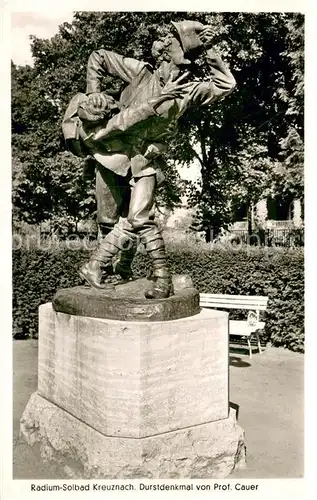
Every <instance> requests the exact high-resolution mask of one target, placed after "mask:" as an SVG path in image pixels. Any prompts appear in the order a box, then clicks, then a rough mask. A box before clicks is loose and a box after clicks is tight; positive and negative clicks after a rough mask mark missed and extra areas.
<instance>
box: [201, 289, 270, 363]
mask: <svg viewBox="0 0 317 500" xmlns="http://www.w3.org/2000/svg"><path fill="white" fill-rule="evenodd" d="M267 302H268V297H261V296H256V295H222V294H213V293H201V294H200V307H202V308H212V309H239V310H240V309H246V310H248V311H249V312H248V317H247V319H246V320H229V335H230V336H231V335H232V336H238V337H246V339H247V342H248V346H249V355H250V359H251V358H252V348H251V336H252V335H253V334H255V335H256V338H257V342H258V348H259V353H260V354H261V342H260V337H259V330H263V328H264V326H265V322H264V321H260V311H266V309H267Z"/></svg>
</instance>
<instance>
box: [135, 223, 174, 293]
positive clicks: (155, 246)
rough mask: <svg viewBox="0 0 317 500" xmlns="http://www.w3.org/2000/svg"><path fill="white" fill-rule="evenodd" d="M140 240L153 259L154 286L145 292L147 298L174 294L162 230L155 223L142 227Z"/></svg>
mask: <svg viewBox="0 0 317 500" xmlns="http://www.w3.org/2000/svg"><path fill="white" fill-rule="evenodd" d="M139 234H140V240H141V242H142V243H143V245H144V246H145V250H146V252H147V254H148V255H149V257H150V258H151V261H152V273H151V274H152V279H153V285H152V288H151V289H150V290H148V291H146V292H145V297H146V298H147V299H166V298H167V297H170V296H171V295H173V285H172V278H171V273H170V270H169V268H168V264H167V259H166V254H165V245H164V240H163V237H162V235H161V232H160V230H159V229H158V227H157V226H155V225H153V226H150V227H147V228H146V229H141V230H140V232H139Z"/></svg>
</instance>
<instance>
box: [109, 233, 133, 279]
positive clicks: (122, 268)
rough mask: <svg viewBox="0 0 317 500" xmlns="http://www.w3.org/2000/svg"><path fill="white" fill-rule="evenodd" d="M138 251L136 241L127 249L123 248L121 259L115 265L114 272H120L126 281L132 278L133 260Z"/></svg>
mask: <svg viewBox="0 0 317 500" xmlns="http://www.w3.org/2000/svg"><path fill="white" fill-rule="evenodd" d="M136 251H137V245H136V242H135V243H134V244H133V246H131V248H129V249H127V250H121V252H120V256H119V259H118V260H117V261H116V262H115V263H114V265H113V272H114V274H119V276H121V278H122V279H123V280H124V281H129V280H130V279H132V274H133V273H132V269H131V265H132V261H133V259H134V256H135V254H136Z"/></svg>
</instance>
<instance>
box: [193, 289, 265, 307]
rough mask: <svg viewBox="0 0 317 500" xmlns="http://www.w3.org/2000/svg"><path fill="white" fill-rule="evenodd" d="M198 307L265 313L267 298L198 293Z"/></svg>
mask: <svg viewBox="0 0 317 500" xmlns="http://www.w3.org/2000/svg"><path fill="white" fill-rule="evenodd" d="M199 297H200V307H214V308H219V309H221V308H223V309H247V310H249V311H250V310H253V311H265V310H266V309H267V302H268V297H262V296H259V295H224V294H213V293H200V294H199Z"/></svg>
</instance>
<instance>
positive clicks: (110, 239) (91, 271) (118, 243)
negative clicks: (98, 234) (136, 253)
mask: <svg viewBox="0 0 317 500" xmlns="http://www.w3.org/2000/svg"><path fill="white" fill-rule="evenodd" d="M128 244H129V238H128V235H127V234H125V233H123V232H122V231H121V230H120V229H119V228H117V227H115V228H113V229H112V230H111V231H110V233H109V234H107V236H106V237H105V238H103V239H102V240H101V241H100V243H99V245H98V247H97V249H96V250H95V252H94V253H93V254H92V256H91V258H90V260H89V262H87V263H85V264H84V265H83V266H82V267H81V268H80V270H79V275H80V276H81V277H82V278H83V279H85V280H86V281H87V282H88V283H89V285H91V286H93V287H94V288H98V289H100V288H103V289H104V288H109V285H108V284H103V283H102V279H104V278H105V274H106V275H107V270H109V266H110V267H111V274H112V259H113V258H114V257H115V256H116V255H117V254H118V253H119V252H120V250H121V249H122V248H126V247H127V246H128Z"/></svg>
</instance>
